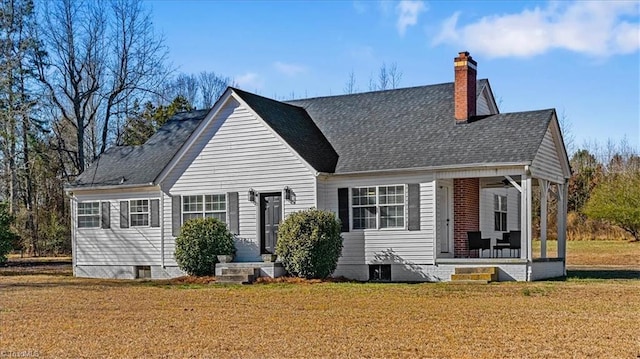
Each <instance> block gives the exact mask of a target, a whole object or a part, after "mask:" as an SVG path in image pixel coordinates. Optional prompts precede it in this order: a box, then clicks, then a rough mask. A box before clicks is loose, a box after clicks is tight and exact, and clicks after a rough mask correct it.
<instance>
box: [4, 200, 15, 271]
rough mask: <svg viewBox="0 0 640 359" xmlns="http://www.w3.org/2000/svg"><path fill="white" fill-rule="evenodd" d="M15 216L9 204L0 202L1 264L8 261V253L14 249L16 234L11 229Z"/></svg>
mask: <svg viewBox="0 0 640 359" xmlns="http://www.w3.org/2000/svg"><path fill="white" fill-rule="evenodd" d="M13 220H14V218H13V216H12V215H11V213H9V204H8V203H7V202H2V203H0V264H1V263H4V262H6V261H7V254H9V252H11V250H12V249H13V242H14V241H15V239H16V235H15V234H14V233H13V232H12V231H11V224H12V223H13Z"/></svg>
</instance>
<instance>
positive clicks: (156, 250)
mask: <svg viewBox="0 0 640 359" xmlns="http://www.w3.org/2000/svg"><path fill="white" fill-rule="evenodd" d="M158 198H160V193H159V192H157V191H156V192H133V191H131V192H124V191H123V192H121V193H106V192H105V193H104V194H91V195H82V194H79V193H77V194H76V195H75V201H77V203H76V204H75V206H78V205H79V204H80V203H83V202H89V201H95V202H106V203H108V204H109V216H110V217H111V223H112V225H111V228H108V229H102V228H99V227H97V228H77V229H76V231H75V234H74V237H75V247H74V257H75V260H76V264H77V265H89V266H99V265H131V266H135V265H160V264H161V258H162V251H161V248H162V240H161V229H160V227H150V226H148V225H145V226H140V227H130V228H120V226H119V225H114V223H117V222H118V218H120V202H121V201H127V202H129V201H130V200H131V201H138V200H141V201H144V202H146V203H147V206H148V203H149V202H150V200H152V199H158ZM130 204H131V203H130ZM130 212H131V211H130ZM147 215H148V212H147ZM147 218H148V217H147Z"/></svg>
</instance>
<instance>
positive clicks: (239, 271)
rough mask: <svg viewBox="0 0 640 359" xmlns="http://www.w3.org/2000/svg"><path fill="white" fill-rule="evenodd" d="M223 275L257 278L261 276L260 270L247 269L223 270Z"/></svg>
mask: <svg viewBox="0 0 640 359" xmlns="http://www.w3.org/2000/svg"><path fill="white" fill-rule="evenodd" d="M221 271H222V275H226V274H242V275H249V274H250V275H253V276H254V277H257V276H258V275H260V268H245V267H235V268H222V269H221Z"/></svg>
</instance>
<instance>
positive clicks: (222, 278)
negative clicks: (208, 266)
mask: <svg viewBox="0 0 640 359" xmlns="http://www.w3.org/2000/svg"><path fill="white" fill-rule="evenodd" d="M254 280H255V277H254V276H253V274H223V275H219V276H217V277H216V283H229V284H251V283H253V281H254Z"/></svg>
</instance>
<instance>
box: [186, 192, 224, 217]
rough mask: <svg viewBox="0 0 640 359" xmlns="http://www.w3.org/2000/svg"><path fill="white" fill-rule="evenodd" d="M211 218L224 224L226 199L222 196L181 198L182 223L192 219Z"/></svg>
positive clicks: (209, 195)
mask: <svg viewBox="0 0 640 359" xmlns="http://www.w3.org/2000/svg"><path fill="white" fill-rule="evenodd" d="M202 217H213V218H217V219H219V220H221V221H222V222H226V220H227V199H226V195H224V194H207V195H197V196H182V223H185V222H186V221H188V220H190V219H194V218H202Z"/></svg>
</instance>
